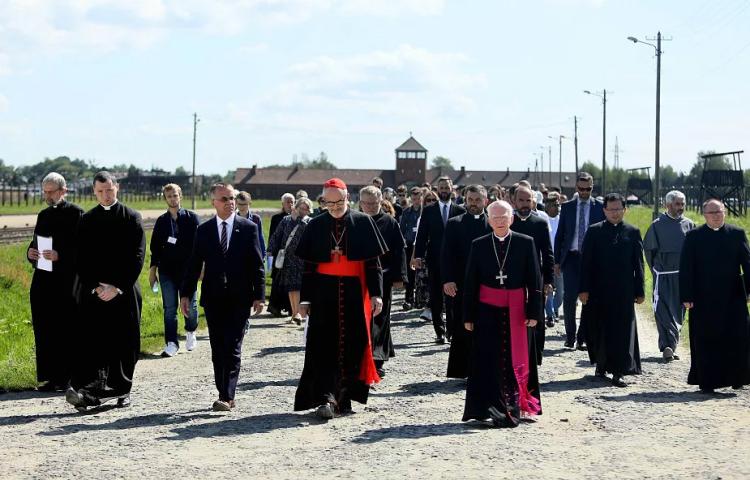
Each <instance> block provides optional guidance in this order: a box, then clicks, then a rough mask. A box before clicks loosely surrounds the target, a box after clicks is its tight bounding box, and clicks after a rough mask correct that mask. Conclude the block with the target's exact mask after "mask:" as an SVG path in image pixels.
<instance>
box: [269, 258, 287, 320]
mask: <svg viewBox="0 0 750 480" xmlns="http://www.w3.org/2000/svg"><path fill="white" fill-rule="evenodd" d="M268 309H269V311H270V310H278V311H279V312H281V311H282V310H286V311H287V312H291V311H292V307H291V306H290V304H289V294H288V293H287V291H286V290H285V289H284V286H283V285H281V269H278V268H276V267H271V294H270V295H269V298H268ZM289 315H291V313H289Z"/></svg>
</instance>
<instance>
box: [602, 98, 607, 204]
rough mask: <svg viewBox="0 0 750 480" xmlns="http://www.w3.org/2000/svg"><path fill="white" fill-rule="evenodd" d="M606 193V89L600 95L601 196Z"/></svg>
mask: <svg viewBox="0 0 750 480" xmlns="http://www.w3.org/2000/svg"><path fill="white" fill-rule="evenodd" d="M606 194H607V89H606V88H605V89H604V90H603V95H602V196H604V195H606Z"/></svg>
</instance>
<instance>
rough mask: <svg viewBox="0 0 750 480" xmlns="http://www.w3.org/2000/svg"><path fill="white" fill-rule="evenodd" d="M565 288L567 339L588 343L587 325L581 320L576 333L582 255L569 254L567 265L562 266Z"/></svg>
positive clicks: (564, 309)
mask: <svg viewBox="0 0 750 480" xmlns="http://www.w3.org/2000/svg"><path fill="white" fill-rule="evenodd" d="M561 268H562V273H563V287H564V290H565V294H564V295H563V314H564V315H565V338H566V341H567V342H569V343H573V341H574V340H577V341H578V343H585V342H586V323H585V322H584V319H583V318H581V324H580V326H579V327H578V332H577V333H576V301H577V300H578V286H579V284H580V278H581V255H580V254H579V253H578V252H568V254H567V256H566V257H565V263H563V265H562V267H561Z"/></svg>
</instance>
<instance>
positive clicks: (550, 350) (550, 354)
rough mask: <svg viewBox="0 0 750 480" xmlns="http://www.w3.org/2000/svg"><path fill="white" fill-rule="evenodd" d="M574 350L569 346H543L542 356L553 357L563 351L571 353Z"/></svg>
mask: <svg viewBox="0 0 750 480" xmlns="http://www.w3.org/2000/svg"><path fill="white" fill-rule="evenodd" d="M574 351H575V350H571V349H569V348H545V349H544V356H545V357H554V356H555V355H560V354H563V353H573V352H574Z"/></svg>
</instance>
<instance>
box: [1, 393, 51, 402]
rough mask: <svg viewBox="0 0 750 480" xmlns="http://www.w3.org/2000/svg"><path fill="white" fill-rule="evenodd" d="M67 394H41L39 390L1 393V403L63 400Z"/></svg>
mask: <svg viewBox="0 0 750 480" xmlns="http://www.w3.org/2000/svg"><path fill="white" fill-rule="evenodd" d="M64 395H65V392H40V391H39V390H19V391H16V392H2V393H0V402H9V401H15V400H30V399H32V398H39V399H42V398H54V397H60V398H63V397H64Z"/></svg>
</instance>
